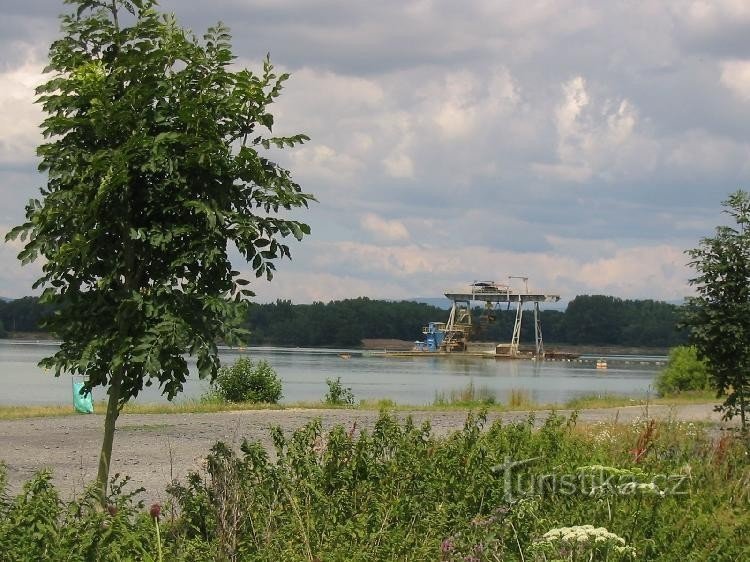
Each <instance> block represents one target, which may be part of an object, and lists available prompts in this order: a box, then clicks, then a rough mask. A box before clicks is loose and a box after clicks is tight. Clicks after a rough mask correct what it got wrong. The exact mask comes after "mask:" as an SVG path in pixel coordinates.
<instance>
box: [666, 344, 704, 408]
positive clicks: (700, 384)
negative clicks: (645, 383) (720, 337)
mask: <svg viewBox="0 0 750 562" xmlns="http://www.w3.org/2000/svg"><path fill="white" fill-rule="evenodd" d="M709 388H711V374H710V373H709V372H708V367H707V366H706V364H705V363H704V362H703V361H701V360H700V359H698V353H697V351H696V349H695V347H693V346H685V345H681V346H678V347H675V348H673V349H672V351H670V352H669V361H668V362H667V367H666V368H665V369H664V370H663V371H662V372H661V373H659V376H658V378H657V379H656V390H657V391H658V392H659V394H661V395H662V396H664V395H667V394H674V393H676V392H682V391H685V390H708V389H709Z"/></svg>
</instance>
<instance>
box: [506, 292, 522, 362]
mask: <svg viewBox="0 0 750 562" xmlns="http://www.w3.org/2000/svg"><path fill="white" fill-rule="evenodd" d="M522 319H523V302H521V299H518V306H517V307H516V321H515V323H514V324H513V337H512V338H511V339H510V349H509V350H508V353H509V354H510V355H511V356H512V357H515V356H516V355H518V345H519V341H520V340H521V320H522Z"/></svg>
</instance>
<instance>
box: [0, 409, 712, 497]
mask: <svg viewBox="0 0 750 562" xmlns="http://www.w3.org/2000/svg"><path fill="white" fill-rule="evenodd" d="M560 413H562V414H567V413H569V412H567V411H560ZM648 413H649V415H650V416H652V417H655V418H665V417H669V416H672V417H674V418H676V419H680V420H684V421H709V422H712V423H714V424H717V425H718V424H719V423H720V419H719V415H718V414H717V413H715V412H713V405H711V404H693V405H688V406H678V407H667V406H651V407H650V409H649V412H648ZM644 414H645V410H644V408H643V407H640V406H630V407H622V408H607V409H592V410H583V411H581V412H580V413H579V420H580V421H584V422H597V421H613V420H615V419H617V420H619V421H621V422H628V421H631V420H633V419H635V418H637V417H641V416H644ZM397 415H398V417H400V418H405V417H406V416H408V415H411V416H412V417H413V418H414V420H415V422H417V423H421V422H422V421H424V420H428V419H429V420H430V422H431V424H432V427H433V430H434V432H435V433H436V434H446V433H448V432H451V431H453V430H456V429H460V428H461V427H462V426H463V423H464V421H465V418H466V413H465V412H462V411H441V412H434V411H431V412H398V413H397ZM526 415H527V413H525V412H512V413H492V414H490V416H489V419H490V421H491V420H495V419H497V418H502V419H503V420H507V421H510V420H516V419H523V418H525V417H526ZM546 415H547V414H543V413H537V418H538V419H540V420H541V419H544V418H545V417H546ZM377 417H378V413H377V412H374V411H365V410H297V409H288V410H252V411H242V412H222V413H213V414H144V415H136V414H124V415H122V416H120V419H119V420H118V426H117V432H116V435H115V444H114V451H113V455H112V457H113V459H112V470H111V474H114V473H116V472H119V473H121V474H127V475H129V476H130V477H131V479H132V483H133V484H134V485H135V486H137V487H143V488H145V489H146V491H145V492H144V497H143V499H144V501H146V502H147V503H148V502H152V501H164V500H166V499H167V494H166V492H165V491H164V490H165V488H166V486H167V484H168V483H169V482H170V481H171V480H172V479H173V478H184V477H185V475H186V474H187V473H188V472H190V471H191V470H195V469H198V468H199V467H200V465H201V461H202V459H203V458H204V456H205V455H206V453H207V452H208V450H209V449H210V448H211V446H212V445H213V444H214V443H216V441H224V442H226V443H229V444H233V445H237V446H238V445H239V444H240V443H241V442H242V440H243V439H244V438H247V439H249V440H259V441H261V442H262V443H264V444H266V445H270V437H269V428H271V427H274V426H277V425H279V426H281V427H282V428H283V429H284V430H285V431H287V432H289V431H293V430H295V429H297V428H299V427H302V426H303V425H305V424H306V423H308V422H309V421H311V420H314V419H316V418H319V419H320V420H321V421H322V423H323V427H324V429H325V428H330V427H331V426H333V425H335V424H342V425H344V426H345V427H347V428H351V427H352V425H353V424H354V423H356V424H357V428H358V429H361V428H365V427H370V426H372V424H373V422H374V421H375V420H376V419H377ZM103 423H104V419H103V416H101V415H90V416H80V415H71V416H66V417H50V418H32V419H24V420H13V421H0V463H4V464H5V466H6V469H7V475H8V483H9V491H10V492H11V493H13V492H16V491H18V489H19V488H20V486H21V484H22V483H23V482H25V481H26V480H28V479H29V478H31V477H32V476H33V475H34V474H35V473H36V472H37V471H39V470H41V469H45V468H46V469H51V470H52V472H53V480H54V482H55V484H56V485H57V486H58V488H59V490H60V492H61V495H62V497H63V498H65V499H69V498H71V497H73V496H74V495H75V494H77V493H80V492H81V490H82V489H83V488H84V486H85V485H86V484H87V483H89V482H91V481H92V480H93V479H94V478H95V476H96V468H97V460H98V453H99V448H100V446H101V432H102V427H103Z"/></svg>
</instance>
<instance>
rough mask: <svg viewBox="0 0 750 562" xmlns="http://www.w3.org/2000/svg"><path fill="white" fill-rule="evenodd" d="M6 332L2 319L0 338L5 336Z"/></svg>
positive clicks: (0, 322) (0, 321)
mask: <svg viewBox="0 0 750 562" xmlns="http://www.w3.org/2000/svg"><path fill="white" fill-rule="evenodd" d="M7 335H8V332H6V331H5V326H4V325H3V321H2V320H0V338H4V337H7Z"/></svg>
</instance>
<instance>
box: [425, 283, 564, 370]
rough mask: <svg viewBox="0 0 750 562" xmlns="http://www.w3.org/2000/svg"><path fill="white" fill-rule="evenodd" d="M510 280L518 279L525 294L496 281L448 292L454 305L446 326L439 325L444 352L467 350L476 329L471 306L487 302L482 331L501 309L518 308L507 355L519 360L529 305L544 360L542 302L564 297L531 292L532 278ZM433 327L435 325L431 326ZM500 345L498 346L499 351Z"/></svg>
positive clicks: (540, 352) (536, 349)
mask: <svg viewBox="0 0 750 562" xmlns="http://www.w3.org/2000/svg"><path fill="white" fill-rule="evenodd" d="M508 279H509V280H512V279H518V280H521V281H522V282H523V285H524V289H523V291H516V290H514V289H513V288H512V287H511V285H510V283H507V284H505V283H496V282H495V281H474V282H473V283H471V284H470V285H469V286H468V287H467V288H465V289H459V290H455V291H448V292H446V293H445V296H446V297H447V298H448V299H450V300H451V301H452V303H453V305H452V306H451V311H450V314H449V316H448V322H447V323H446V324H445V326H444V327H443V326H439V329H440V330H441V331H443V332H444V333H443V335H442V338H441V340H442V341H441V342H440V344H439V349H440V351H448V352H450V351H466V348H467V344H468V341H469V339H470V337H471V335H472V332H473V330H474V326H473V324H472V319H471V303H472V302H484V304H485V310H484V312H483V314H482V316H481V317H480V321H479V322H480V328H484V327H486V326H487V325H488V324H489V323H491V322H492V321H493V320H494V318H495V314H494V311H495V310H496V308H497V306H498V305H499V304H501V303H507V305H508V308H510V306H511V304H515V305H516V318H515V322H514V324H513V335H512V337H511V341H510V345H509V346H508V351H507V355H509V356H511V357H517V356H518V355H519V344H520V339H521V323H522V320H523V309H524V305H525V304H526V303H532V304H533V310H534V339H535V351H536V355H535V356H536V357H537V358H542V357H544V342H543V339H542V324H541V319H540V315H539V303H542V302H558V301H559V300H560V295H555V294H547V293H539V292H530V291H529V278H528V277H526V276H520V275H510V276H508ZM431 327H432V326H431ZM499 348H500V346H498V349H499Z"/></svg>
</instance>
